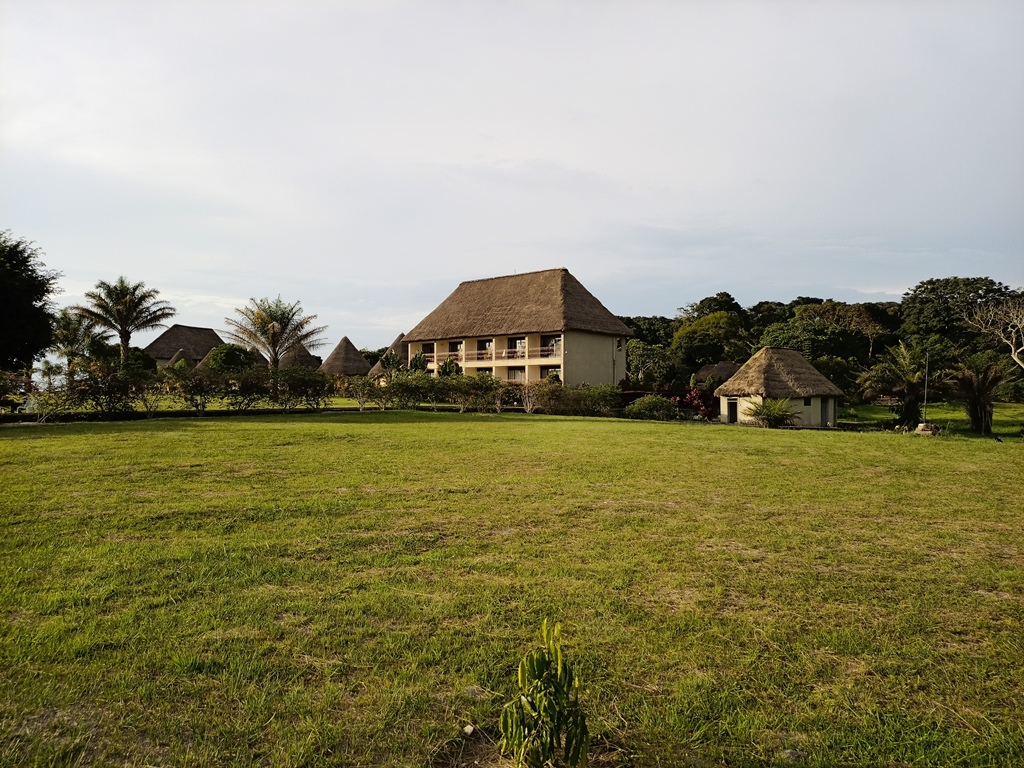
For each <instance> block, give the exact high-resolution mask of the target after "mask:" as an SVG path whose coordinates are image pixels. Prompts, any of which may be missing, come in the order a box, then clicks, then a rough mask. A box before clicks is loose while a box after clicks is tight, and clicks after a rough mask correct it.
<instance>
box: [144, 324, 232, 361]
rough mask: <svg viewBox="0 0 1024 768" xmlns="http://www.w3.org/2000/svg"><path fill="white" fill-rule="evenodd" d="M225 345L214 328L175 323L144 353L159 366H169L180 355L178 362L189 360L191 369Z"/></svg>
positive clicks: (151, 343)
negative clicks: (216, 348) (215, 349)
mask: <svg viewBox="0 0 1024 768" xmlns="http://www.w3.org/2000/svg"><path fill="white" fill-rule="evenodd" d="M223 343H224V340H223V339H222V338H221V337H220V336H218V335H217V332H216V331H215V330H213V328H198V327H196V326H192V325H178V324H177V323H175V324H174V325H172V326H171V327H170V328H168V329H167V330H166V331H164V332H163V333H161V334H160V335H159V336H157V337H156V338H155V339H154V340H153V341H152V342H150V344H149V346H147V347H146V348H145V350H143V351H144V352H145V353H146V354H147V355H149V356H150V357H152V358H153V359H154V360H156V362H157V364H158V365H165V364H169V363H170V361H171V359H172V358H174V357H175V356H176V355H178V354H180V355H181V357H179V358H178V360H187V361H188V364H189V367H195V366H196V365H197V364H198V363H199V362H200V361H201V360H202V359H203V358H204V357H206V355H207V354H209V352H210V350H211V349H213V348H214V347H219V346H220V345H221V344H223ZM175 362H177V360H175Z"/></svg>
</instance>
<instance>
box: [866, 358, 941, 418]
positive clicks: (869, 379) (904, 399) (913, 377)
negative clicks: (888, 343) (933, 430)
mask: <svg viewBox="0 0 1024 768" xmlns="http://www.w3.org/2000/svg"><path fill="white" fill-rule="evenodd" d="M927 365H928V359H927V356H926V352H925V349H924V347H923V346H921V345H920V344H905V343H903V342H902V341H901V342H900V343H899V344H898V345H896V346H894V347H890V348H889V349H888V350H886V352H885V354H884V355H883V356H882V358H881V359H880V360H879V362H878V363H876V364H875V365H874V366H873V367H872V368H871V369H870V370H868V371H865V372H864V373H862V374H861V375H860V376H859V377H858V379H857V383H858V384H859V385H860V387H861V389H862V391H863V392H864V396H865V397H866V398H867V399H868V400H874V399H876V398H878V397H891V398H895V399H896V401H897V403H898V405H896V406H894V408H893V412H894V413H895V414H896V420H897V424H898V425H899V426H905V427H913V426H916V425H917V424H919V423H920V421H921V405H922V403H923V402H924V395H925V382H926V373H927V374H928V378H930V379H931V380H932V381H933V382H936V383H937V382H941V380H942V371H941V369H940V370H938V371H928V368H927Z"/></svg>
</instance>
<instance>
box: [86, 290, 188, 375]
mask: <svg viewBox="0 0 1024 768" xmlns="http://www.w3.org/2000/svg"><path fill="white" fill-rule="evenodd" d="M159 295H160V291H158V290H156V289H155V288H147V287H146V284H145V283H141V282H139V283H129V282H128V281H127V280H126V279H125V278H124V276H121V277H119V278H117V280H116V281H115V282H113V283H108V282H106V281H105V280H100V281H99V282H98V283H96V289H95V290H92V291H86V292H85V298H86V299H88V301H89V303H88V305H87V306H77V307H75V311H76V312H78V313H79V314H80V315H82V316H83V317H85V318H88V319H89V320H92V322H93V323H95V324H96V325H97V326H99V327H100V328H106V329H108V330H110V331H113V332H114V333H115V334H117V338H118V341H119V342H120V346H121V364H122V365H125V364H127V362H128V359H129V357H130V356H131V341H132V334H133V333H135V332H136V331H148V330H150V329H151V328H163V327H164V320H168V319H170V318H172V317H174V315H176V314H177V310H176V309H175V308H174V307H172V306H171V305H170V304H168V303H167V302H166V301H162V300H160V299H158V298H157V296H159Z"/></svg>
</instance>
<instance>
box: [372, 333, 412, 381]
mask: <svg viewBox="0 0 1024 768" xmlns="http://www.w3.org/2000/svg"><path fill="white" fill-rule="evenodd" d="M388 352H394V353H395V354H396V355H398V359H399V361H400V362H401V363H402V365H408V364H409V342H408V341H406V340H405V334H404V333H400V334H398V337H397V338H396V339H395V340H394V341H392V342H391V346H390V347H388V349H387V352H385V353H384V354H385V355H386V354H387V353H388ZM383 356H384V355H381V357H382V358H383ZM383 375H384V367H383V366H382V365H381V364H380V360H378V361H377V362H376V363H374V366H373V368H371V369H370V376H371V377H373V378H377V377H378V376H383Z"/></svg>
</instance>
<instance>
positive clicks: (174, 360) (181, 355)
mask: <svg viewBox="0 0 1024 768" xmlns="http://www.w3.org/2000/svg"><path fill="white" fill-rule="evenodd" d="M209 356H210V354H209V353H207V354H206V357H209ZM206 357H204V358H203V362H204V363H205V362H206ZM183 360H184V361H185V365H186V366H187V367H189V368H195V367H196V364H195V363H193V362H192V361H191V360H190V359H189V357H188V355H187V354H186V353H185V350H184V349H179V350H178V351H177V352H175V353H174V354H173V355H172V356H171V359H170V360H168V361H167V365H177V364H178V363H180V362H181V361H183ZM200 365H202V363H200Z"/></svg>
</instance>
